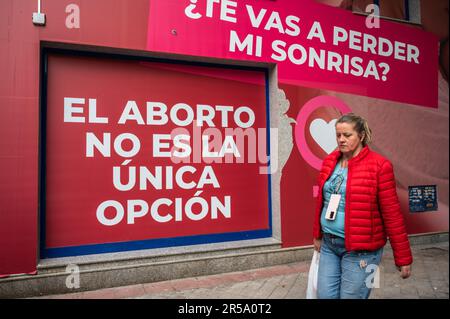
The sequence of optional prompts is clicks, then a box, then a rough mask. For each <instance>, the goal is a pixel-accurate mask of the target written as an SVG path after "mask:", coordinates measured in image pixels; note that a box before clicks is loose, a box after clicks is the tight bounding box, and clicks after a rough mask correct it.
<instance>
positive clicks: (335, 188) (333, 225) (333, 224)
mask: <svg viewBox="0 0 450 319" xmlns="http://www.w3.org/2000/svg"><path fill="white" fill-rule="evenodd" d="M347 175H348V169H347V168H346V167H345V168H343V167H341V165H339V164H337V165H336V167H335V168H334V171H333V174H331V176H330V178H329V179H328V180H327V181H326V182H325V185H324V186H323V208H322V215H321V217H320V223H321V226H322V232H324V233H330V234H333V235H336V236H339V237H342V238H345V231H344V222H345V191H346V186H347ZM332 194H339V195H341V200H340V201H339V207H338V210H337V212H336V218H335V219H334V220H328V219H326V218H325V212H326V211H327V208H328V204H329V202H330V198H331V195H332Z"/></svg>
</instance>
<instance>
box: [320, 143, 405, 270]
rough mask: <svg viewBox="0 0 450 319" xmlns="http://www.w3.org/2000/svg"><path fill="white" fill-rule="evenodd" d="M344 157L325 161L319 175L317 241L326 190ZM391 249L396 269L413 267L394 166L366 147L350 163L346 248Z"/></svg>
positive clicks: (330, 157) (335, 153) (333, 156)
mask: <svg viewBox="0 0 450 319" xmlns="http://www.w3.org/2000/svg"><path fill="white" fill-rule="evenodd" d="M340 156H341V153H340V152H339V151H334V152H333V153H331V154H330V155H329V156H327V157H326V158H325V160H324V161H323V164H322V170H321V172H320V174H319V178H318V182H319V196H318V197H317V205H316V212H315V214H316V215H315V219H314V228H313V231H314V238H318V239H319V238H322V230H321V225H320V214H321V212H322V206H323V186H324V184H325V182H326V180H327V179H328V178H329V177H330V175H331V174H332V172H333V170H334V167H335V166H336V164H337V162H338V160H339V158H340ZM387 236H388V237H389V241H390V243H391V246H392V250H393V253H394V260H395V264H396V265H397V266H405V265H409V264H411V263H412V255H411V248H410V246H409V241H408V236H407V233H406V228H405V224H404V220H403V215H402V212H401V210H400V203H399V201H398V197H397V191H396V186H395V177H394V171H393V167H392V164H391V163H390V162H389V161H388V160H387V159H385V158H383V157H382V156H381V155H379V154H377V153H375V152H373V151H371V150H370V149H369V147H367V146H366V147H364V148H363V149H362V150H361V152H359V154H358V155H357V156H355V157H354V158H352V159H350V160H349V162H348V177H347V188H346V194H345V247H346V249H347V251H352V250H369V251H372V250H377V249H379V248H381V247H383V246H384V245H385V244H386V241H387V238H386V237H387Z"/></svg>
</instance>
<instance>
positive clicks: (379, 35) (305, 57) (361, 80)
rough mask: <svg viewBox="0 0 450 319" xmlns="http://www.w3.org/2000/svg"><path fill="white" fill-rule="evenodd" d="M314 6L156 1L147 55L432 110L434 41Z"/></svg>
mask: <svg viewBox="0 0 450 319" xmlns="http://www.w3.org/2000/svg"><path fill="white" fill-rule="evenodd" d="M374 19H376V17H375V16H374V15H369V16H368V17H364V16H357V15H354V14H352V13H351V12H347V11H345V10H342V9H337V8H333V7H330V6H326V5H322V4H318V3H316V2H315V1H312V0H297V1H292V0H277V1H263V0H190V1H188V0H186V1H179V0H153V1H151V5H150V13H149V23H148V39H147V49H148V50H152V51H163V52H172V53H179V54H187V55H197V56H210V57H217V58H226V59H239V60H252V61H262V62H272V63H277V64H278V75H279V80H280V81H281V82H282V83H286V84H294V85H302V86H308V87H319V88H322V89H329V90H334V91H342V92H347V93H353V94H357V95H363V96H369V97H376V98H381V99H387V100H393V101H399V102H404V103H410V104H416V105H421V106H427V107H434V108H436V107H437V90H436V87H437V80H438V39H437V38H436V37H435V36H433V35H432V34H430V33H427V32H424V31H422V30H420V29H416V28H412V27H411V26H405V25H401V24H399V23H394V22H388V21H385V20H383V21H381V22H379V23H378V22H377V23H376V22H374Z"/></svg>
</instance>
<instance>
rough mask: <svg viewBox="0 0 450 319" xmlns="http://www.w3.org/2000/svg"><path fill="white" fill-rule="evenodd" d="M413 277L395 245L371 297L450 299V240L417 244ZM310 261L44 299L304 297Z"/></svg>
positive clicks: (388, 251) (387, 254) (386, 255)
mask: <svg viewBox="0 0 450 319" xmlns="http://www.w3.org/2000/svg"><path fill="white" fill-rule="evenodd" d="M411 248H412V251H413V257H414V263H413V267H412V277H410V278H408V279H406V280H403V279H401V278H400V275H399V272H398V271H397V269H396V267H395V265H394V262H393V256H392V250H391V249H390V247H389V244H388V245H387V246H386V247H385V249H384V253H383V260H382V263H381V266H380V277H379V283H380V284H379V286H380V288H376V289H373V291H372V294H371V297H370V298H371V299H423V298H425V299H448V298H449V278H448V273H449V264H448V261H449V259H448V242H440V243H434V244H427V245H414V246H412V247H411ZM308 271H309V262H297V263H292V264H286V265H280V266H273V267H267V268H259V269H254V270H248V271H241V272H234V273H225V274H219V275H212V276H201V277H192V278H185V279H178V280H170V281H163V282H156V283H147V284H139V285H133V286H126V287H117V288H108V289H102V290H96V291H87V292H79V293H71V294H64V295H53V296H44V297H38V298H43V299H118V298H134V299H303V298H305V295H306V285H307V281H308Z"/></svg>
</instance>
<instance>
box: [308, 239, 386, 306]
mask: <svg viewBox="0 0 450 319" xmlns="http://www.w3.org/2000/svg"><path fill="white" fill-rule="evenodd" d="M382 254H383V248H380V249H378V250H376V251H365V250H364V251H350V252H348V251H347V250H346V249H345V240H344V238H341V237H337V236H334V235H330V234H324V235H323V238H322V243H321V248H320V261H319V272H318V282H317V297H318V298H319V299H367V298H369V295H370V291H371V287H372V286H373V283H372V279H374V277H375V276H374V271H375V270H376V269H377V268H378V265H379V264H380V261H381V256H382Z"/></svg>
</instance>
